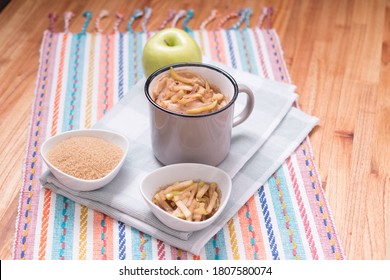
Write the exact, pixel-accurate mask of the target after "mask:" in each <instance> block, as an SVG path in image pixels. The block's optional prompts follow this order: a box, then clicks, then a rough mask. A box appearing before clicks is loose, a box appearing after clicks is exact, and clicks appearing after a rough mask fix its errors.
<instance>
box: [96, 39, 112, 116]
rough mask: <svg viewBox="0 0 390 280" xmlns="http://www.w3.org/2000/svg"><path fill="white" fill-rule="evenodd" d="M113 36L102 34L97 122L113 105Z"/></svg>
mask: <svg viewBox="0 0 390 280" xmlns="http://www.w3.org/2000/svg"><path fill="white" fill-rule="evenodd" d="M114 38H115V34H114V33H110V34H109V35H108V36H106V34H102V40H101V46H100V68H99V96H98V114H97V117H98V120H99V119H100V118H101V117H102V116H103V115H104V114H105V113H106V112H108V111H109V110H110V109H111V107H112V105H113V87H114V78H113V77H114V46H115V41H114Z"/></svg>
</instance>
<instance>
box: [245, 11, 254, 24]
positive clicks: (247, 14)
mask: <svg viewBox="0 0 390 280" xmlns="http://www.w3.org/2000/svg"><path fill="white" fill-rule="evenodd" d="M252 15H253V11H252V9H251V8H247V9H246V11H245V26H244V29H247V28H249V27H250V20H251V16H252Z"/></svg>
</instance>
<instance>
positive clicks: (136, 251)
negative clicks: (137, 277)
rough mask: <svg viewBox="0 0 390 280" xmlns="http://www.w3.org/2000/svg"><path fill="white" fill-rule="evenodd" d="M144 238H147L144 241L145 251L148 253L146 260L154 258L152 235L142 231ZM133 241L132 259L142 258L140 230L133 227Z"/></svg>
mask: <svg viewBox="0 0 390 280" xmlns="http://www.w3.org/2000/svg"><path fill="white" fill-rule="evenodd" d="M142 234H143V238H144V240H145V242H144V248H143V251H145V253H146V257H145V260H151V259H152V257H153V256H152V237H151V236H150V235H148V234H145V233H142ZM131 241H132V248H131V250H132V259H133V260H141V259H142V252H141V250H140V247H141V238H140V231H138V230H137V229H135V228H133V227H132V228H131Z"/></svg>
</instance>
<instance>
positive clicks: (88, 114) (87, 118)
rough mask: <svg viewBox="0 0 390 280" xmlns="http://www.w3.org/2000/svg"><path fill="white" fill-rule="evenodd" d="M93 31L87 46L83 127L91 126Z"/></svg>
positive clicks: (93, 56)
mask: <svg viewBox="0 0 390 280" xmlns="http://www.w3.org/2000/svg"><path fill="white" fill-rule="evenodd" d="M95 41H96V35H95V33H92V34H91V47H90V48H89V65H88V84H87V85H88V87H87V105H86V115H85V127H86V128H90V127H91V126H92V120H91V119H92V93H93V72H94V68H95Z"/></svg>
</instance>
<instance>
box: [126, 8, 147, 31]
mask: <svg viewBox="0 0 390 280" xmlns="http://www.w3.org/2000/svg"><path fill="white" fill-rule="evenodd" d="M143 14H144V13H143V12H142V11H141V10H140V9H136V10H135V11H134V13H133V15H132V16H131V17H130V19H129V21H128V22H127V30H128V31H129V32H134V30H133V28H132V25H133V22H134V21H135V20H136V19H137V18H140V17H142V15H143Z"/></svg>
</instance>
